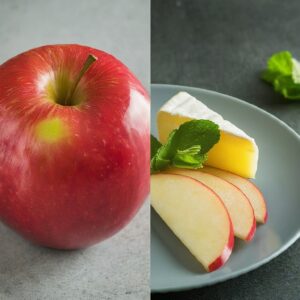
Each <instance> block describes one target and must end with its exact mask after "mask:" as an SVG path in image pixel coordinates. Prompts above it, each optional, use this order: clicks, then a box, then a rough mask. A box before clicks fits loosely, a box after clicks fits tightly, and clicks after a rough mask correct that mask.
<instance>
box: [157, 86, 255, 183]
mask: <svg viewBox="0 0 300 300" xmlns="http://www.w3.org/2000/svg"><path fill="white" fill-rule="evenodd" d="M193 119H198V120H199V119H205V120H210V121H213V122H215V123H216V124H218V125H219V128H220V130H221V137H220V141H219V142H218V143H217V144H216V145H214V147H213V148H212V149H211V150H210V151H209V152H208V160H207V161H206V164H207V165H209V166H212V167H216V168H220V169H223V170H227V171H229V172H232V173H235V174H238V175H240V176H243V177H247V178H254V177H255V173H256V170H257V162H258V147H257V145H256V143H255V140H254V139H253V138H252V137H250V136H248V135H247V134H246V133H245V132H244V131H243V130H241V129H239V128H238V127H236V126H235V125H233V124H232V123H231V122H229V121H227V120H224V119H223V117H222V116H221V115H220V114H218V113H216V112H215V111H213V110H211V109H209V108H208V107H207V106H206V105H205V104H203V103H202V102H200V101H199V100H197V99H196V98H194V97H193V96H191V95H189V94H188V93H186V92H180V93H178V94H177V95H175V96H174V97H172V98H171V99H170V100H169V101H168V102H166V103H165V104H164V105H163V106H162V107H161V109H160V110H159V112H158V115H157V126H158V135H159V140H160V141H161V142H162V143H165V142H166V141H167V139H168V136H169V134H170V132H171V131H172V130H173V129H175V128H178V127H179V126H180V125H181V124H182V123H184V122H187V121H190V120H193Z"/></svg>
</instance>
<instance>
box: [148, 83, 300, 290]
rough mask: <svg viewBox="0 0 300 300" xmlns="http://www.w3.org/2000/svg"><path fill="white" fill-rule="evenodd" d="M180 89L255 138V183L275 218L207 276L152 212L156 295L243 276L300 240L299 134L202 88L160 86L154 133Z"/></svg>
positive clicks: (251, 108)
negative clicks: (159, 116) (168, 102)
mask: <svg viewBox="0 0 300 300" xmlns="http://www.w3.org/2000/svg"><path fill="white" fill-rule="evenodd" d="M179 91H186V92H188V93H190V94H191V95H193V96H195V97H196V98H198V99H201V101H203V102H204V103H205V104H207V105H208V106H209V107H210V108H212V109H213V110H215V111H217V112H219V113H221V114H222V116H223V117H224V118H225V119H228V120H230V121H232V122H233V123H234V124H235V125H237V126H238V127H240V128H241V129H243V130H245V131H246V132H247V133H248V134H249V135H250V136H252V137H254V138H255V140H256V142H257V144H258V147H259V151H260V156H259V165H258V172H257V177H256V179H255V183H256V184H257V185H258V186H259V188H260V189H261V190H262V192H263V194H264V196H265V198H266V200H267V205H268V211H269V220H268V222H267V224H266V225H260V226H258V227H257V231H256V234H255V237H254V239H253V241H252V242H250V243H249V244H246V243H245V242H242V241H239V240H237V239H236V240H235V247H234V251H233V253H232V255H231V257H230V258H229V261H228V262H227V263H226V264H225V265H224V266H223V267H222V268H221V269H219V270H218V271H215V272H212V273H206V272H205V271H204V270H203V269H202V267H201V266H200V264H199V263H198V262H197V261H196V260H195V259H194V257H193V256H192V255H191V254H190V253H189V252H188V250H187V249H186V248H185V247H184V246H183V245H182V244H181V242H180V241H179V240H178V239H177V238H176V237H175V236H174V235H173V234H172V232H171V231H170V230H169V229H168V228H167V226H166V225H165V224H164V223H163V221H162V220H161V219H160V218H159V217H158V215H157V214H156V213H155V212H154V211H153V210H152V212H151V222H152V224H151V287H152V291H153V292H158V291H171V290H181V289H188V288H195V287H201V286H205V285H210V284H213V283H216V282H220V281H224V280H227V279H229V278H233V277H236V276H239V275H241V274H243V273H246V272H249V271H250V270H253V269H255V268H257V267H259V266H261V265H262V264H264V263H267V262H268V261H270V260H271V259H273V258H275V257H276V256H277V255H279V254H280V253H282V252H283V251H284V250H286V249H287V248H288V247H289V246H290V245H292V244H293V243H294V242H295V241H296V240H297V239H298V238H299V237H300V217H299V213H300V199H299V198H300V196H299V195H300V184H299V178H300V159H299V155H300V137H299V135H297V133H295V132H294V131H293V130H292V129H291V128H289V127H288V126H287V125H286V124H285V123H283V122H282V121H280V120H279V119H277V118H275V117H274V116H272V115H270V114H269V113H267V112H265V111H263V110H261V109H259V108H257V107H256V106H253V105H251V104H248V103H246V102H243V101H241V100H238V99H236V98H233V97H230V96H226V95H223V94H219V93H216V92H212V91H208V90H203V89H198V88H191V87H184V86H172V85H156V84H155V85H152V88H151V98H152V108H151V111H152V119H151V120H152V133H154V135H156V113H157V111H158V110H159V108H160V106H161V105H162V104H163V103H164V102H165V101H166V100H168V99H169V98H170V97H171V96H173V95H175V94H176V93H177V92H179Z"/></svg>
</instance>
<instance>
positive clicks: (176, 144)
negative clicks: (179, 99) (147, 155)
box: [151, 120, 220, 172]
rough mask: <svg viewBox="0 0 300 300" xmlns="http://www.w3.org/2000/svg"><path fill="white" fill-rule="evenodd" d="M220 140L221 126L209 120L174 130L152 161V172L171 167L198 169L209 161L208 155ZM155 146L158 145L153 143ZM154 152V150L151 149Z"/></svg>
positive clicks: (190, 122) (198, 121)
mask: <svg viewBox="0 0 300 300" xmlns="http://www.w3.org/2000/svg"><path fill="white" fill-rule="evenodd" d="M219 139H220V131H219V126H218V125H217V124H215V123H214V122H211V121H209V120H192V121H189V122H186V123H184V124H182V125H181V126H180V127H179V128H178V129H175V130H173V131H172V132H171V133H170V135H169V137H168V141H167V143H166V144H165V145H162V146H160V147H159V148H158V149H157V152H156V153H155V154H154V153H153V156H152V159H151V172H158V171H161V170H163V169H166V168H167V167H169V166H175V167H178V168H192V169H197V168H201V167H202V166H203V163H204V162H205V160H206V159H207V155H206V153H207V152H208V151H209V150H210V149H211V148H212V147H213V145H215V144H216V143H217V142H218V141H219ZM151 143H152V142H151ZM153 144H155V145H154V146H153V149H154V147H156V148H157V146H158V144H157V143H156V142H155V141H153ZM151 151H152V149H151Z"/></svg>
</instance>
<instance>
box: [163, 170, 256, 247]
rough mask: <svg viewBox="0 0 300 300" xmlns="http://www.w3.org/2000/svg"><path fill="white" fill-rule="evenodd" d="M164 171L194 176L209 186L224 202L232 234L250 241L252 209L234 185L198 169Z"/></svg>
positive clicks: (253, 228) (252, 234)
mask: <svg viewBox="0 0 300 300" xmlns="http://www.w3.org/2000/svg"><path fill="white" fill-rule="evenodd" d="M166 173H171V174H178V175H184V176H188V177H191V178H194V179H196V180H198V181H200V182H202V183H203V184H205V185H207V186H208V187H209V188H211V189H212V190H213V191H214V192H215V193H216V194H217V195H218V196H219V197H220V198H221V199H222V201H223V202H224V204H225V206H226V208H227V211H228V213H229V216H230V218H231V221H232V224H233V231H234V235H235V236H236V237H238V238H240V239H243V240H245V241H250V240H251V239H252V238H253V236H254V233H255V230H256V221H255V217H254V211H253V208H252V205H251V204H250V202H249V199H248V198H247V197H246V195H245V194H244V193H242V192H241V190H240V189H238V188H237V187H236V186H235V185H233V184H231V183H229V182H228V181H226V180H224V179H222V178H220V177H217V176H215V175H212V174H209V173H204V172H201V171H200V170H187V169H178V168H176V169H175V168H174V169H169V170H167V171H166Z"/></svg>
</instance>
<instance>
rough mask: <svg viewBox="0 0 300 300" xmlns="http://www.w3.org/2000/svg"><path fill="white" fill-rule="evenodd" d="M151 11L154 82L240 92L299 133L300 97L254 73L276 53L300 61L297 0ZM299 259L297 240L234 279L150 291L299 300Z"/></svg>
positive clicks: (199, 0) (217, 1)
mask: <svg viewBox="0 0 300 300" xmlns="http://www.w3.org/2000/svg"><path fill="white" fill-rule="evenodd" d="M151 10H152V12H151V13H152V17H151V18H152V41H151V43H152V48H151V51H152V53H151V55H152V58H151V68H152V82H153V83H168V84H180V85H188V86H195V87H200V88H205V89H210V90H214V91H218V92H221V93H224V94H228V95H231V96H235V97H238V98H240V99H242V100H245V101H247V102H250V103H253V104H255V105H257V106H259V107H261V108H263V109H265V110H267V111H269V112H270V113H273V114H274V115H276V116H277V117H278V118H280V119H281V120H283V121H284V122H286V123H287V124H288V125H290V126H291V127H292V128H293V129H294V130H295V131H296V132H298V133H300V100H299V101H298V102H297V101H294V102H288V101H285V100H284V99H283V98H282V97H281V95H279V94H275V93H274V91H273V89H272V88H271V87H270V86H269V85H267V84H265V83H264V82H262V81H261V79H260V78H259V77H260V72H261V70H262V69H263V68H264V67H265V64H266V61H267V59H268V57H270V56H271V55H272V54H273V53H274V52H277V51H281V50H289V51H291V52H292V53H293V55H294V56H295V57H296V58H298V59H300V17H299V16H300V15H299V13H300V1H299V0H290V1H270V0H256V1H249V2H246V1H240V0H230V1H228V0H227V1H222V0H214V1H209V0H206V1H204V0H194V1H192V0H186V1H175V0H164V1H161V0H152V9H151ZM153 101H155V99H153ZM274 138H276V132H274ZM283 159H284V158H283ZM295 163H296V162H295ZM297 163H299V162H297ZM294 180H298V181H299V179H298V178H297V179H294ZM283 201H284V199H283ZM299 201H300V200H299ZM283 221H284V220H283ZM299 257H300V241H298V242H296V243H295V244H294V245H292V246H291V247H290V248H289V249H288V250H287V251H286V252H284V253H283V254H281V255H280V256H279V257H277V258H276V259H274V260H272V261H271V262H270V263H268V264H266V265H264V266H262V267H260V268H259V269H257V270H255V271H252V272H250V273H248V274H246V275H243V276H240V277H238V278H236V279H233V280H229V281H227V282H224V283H220V284H217V285H214V286H211V287H205V288H201V289H195V290H190V291H183V292H176V293H167V294H153V295H152V299H172V300H173V299H174V300H177V299H184V300H189V299H201V300H206V299H212V300H214V299H221V300H226V299H230V300H235V299H243V300H247V299H251V300H255V299H260V300H261V299H265V300H268V299H272V300H273V299H284V300H285V299H292V300H297V299H300V258H299Z"/></svg>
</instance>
